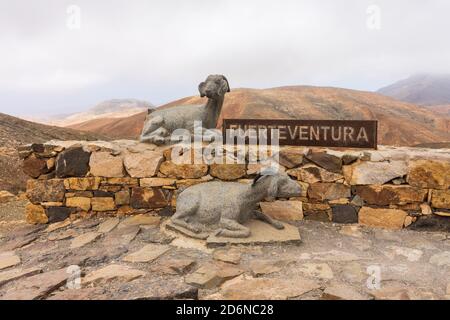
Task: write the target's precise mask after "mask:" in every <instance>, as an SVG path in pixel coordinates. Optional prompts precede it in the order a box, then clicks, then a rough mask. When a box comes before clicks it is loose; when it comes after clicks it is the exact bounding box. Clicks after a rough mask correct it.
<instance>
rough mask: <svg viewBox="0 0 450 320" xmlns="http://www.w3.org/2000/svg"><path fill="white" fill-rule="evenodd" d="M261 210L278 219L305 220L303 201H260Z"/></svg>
mask: <svg viewBox="0 0 450 320" xmlns="http://www.w3.org/2000/svg"><path fill="white" fill-rule="evenodd" d="M259 205H260V207H261V211H262V212H263V213H264V214H266V215H268V216H269V217H272V218H274V219H277V220H283V221H299V220H303V204H302V202H301V201H274V202H260V204H259Z"/></svg>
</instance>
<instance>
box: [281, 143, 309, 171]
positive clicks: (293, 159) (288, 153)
mask: <svg viewBox="0 0 450 320" xmlns="http://www.w3.org/2000/svg"><path fill="white" fill-rule="evenodd" d="M304 152H305V150H303V149H301V148H298V147H295V148H289V147H287V148H283V149H281V150H280V152H279V163H280V164H281V165H282V166H283V167H286V168H288V169H292V168H295V167H298V166H299V165H301V164H302V163H303V155H304Z"/></svg>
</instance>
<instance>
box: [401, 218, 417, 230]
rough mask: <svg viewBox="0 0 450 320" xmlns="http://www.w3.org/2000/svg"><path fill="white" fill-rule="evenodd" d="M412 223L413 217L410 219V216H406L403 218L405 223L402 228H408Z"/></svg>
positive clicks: (414, 219)
mask: <svg viewBox="0 0 450 320" xmlns="http://www.w3.org/2000/svg"><path fill="white" fill-rule="evenodd" d="M414 221H416V218H415V217H411V216H406V218H405V222H404V223H403V226H404V227H405V228H407V227H409V226H410V225H411V224H412V223H413V222H414Z"/></svg>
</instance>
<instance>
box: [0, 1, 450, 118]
mask: <svg viewBox="0 0 450 320" xmlns="http://www.w3.org/2000/svg"><path fill="white" fill-rule="evenodd" d="M71 5H75V7H73V6H71ZM78 9H79V15H78ZM449 15H450V1H448V0H430V1H423V0H395V1H392V0H386V1H384V0H383V1H381V0H372V1H367V0H343V1H336V0H311V1H301V0H292V1H290V0H289V1H288V0H280V1H278V0H277V1H275V0H272V1H266V0H213V1H212V0H182V1H181V0H158V1H156V0H153V1H152V0H142V1H140V0H132V1H131V0H104V1H99V0H96V1H93V0H90V1H89V0H86V1H84V0H70V1H65V0H33V1H29V0H14V1H11V0H0V48H1V50H0V112H5V113H9V114H13V115H27V116H28V115H32V116H38V115H47V114H61V113H70V112H74V111H80V110H84V109H87V108H89V107H91V106H92V105H94V104H96V103H98V102H100V101H102V100H105V99H111V98H138V99H144V100H148V101H150V102H152V103H154V104H157V105H159V104H162V103H165V102H168V101H171V100H174V99H178V98H180V97H184V96H187V95H194V94H197V84H198V83H199V82H200V81H202V80H203V79H204V78H205V77H206V75H207V74H210V73H222V74H225V75H226V76H227V77H228V79H229V82H230V85H231V87H232V88H236V87H251V88H266V87H274V86H281V85H296V84H308V85H320V86H338V87H345V88H352V89H361V90H377V89H378V88H380V87H382V86H384V85H387V84H390V83H391V82H394V81H396V80H399V79H401V78H405V77H407V76H409V75H410V74H414V73H419V72H431V73H450V41H448V33H449V31H450V19H449V18H448V17H449ZM78 22H80V23H78Z"/></svg>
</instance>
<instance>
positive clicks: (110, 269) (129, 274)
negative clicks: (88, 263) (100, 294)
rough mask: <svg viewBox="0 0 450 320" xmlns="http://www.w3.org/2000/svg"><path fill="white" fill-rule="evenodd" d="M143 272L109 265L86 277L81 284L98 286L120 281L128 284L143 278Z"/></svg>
mask: <svg viewBox="0 0 450 320" xmlns="http://www.w3.org/2000/svg"><path fill="white" fill-rule="evenodd" d="M145 274H146V273H145V272H144V271H141V270H137V269H132V268H129V267H127V266H122V265H118V264H110V265H108V266H106V267H103V268H101V269H98V270H95V271H93V272H91V273H89V274H88V275H86V276H85V277H84V278H83V280H82V283H83V284H84V285H86V284H90V283H94V284H99V283H102V282H109V281H112V280H120V281H122V282H130V281H133V280H135V279H137V278H140V277H143V276H145Z"/></svg>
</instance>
